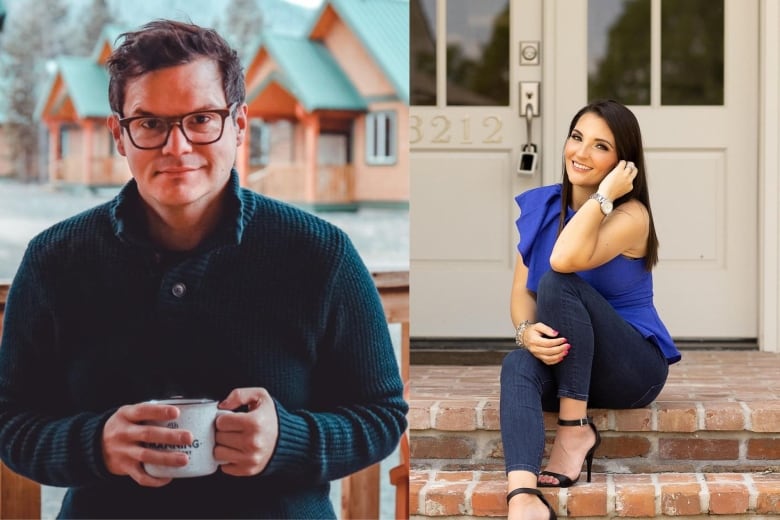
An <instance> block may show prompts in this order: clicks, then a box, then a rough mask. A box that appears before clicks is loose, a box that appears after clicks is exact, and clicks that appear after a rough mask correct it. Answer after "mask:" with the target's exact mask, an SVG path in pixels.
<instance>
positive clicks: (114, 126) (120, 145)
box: [106, 114, 126, 157]
mask: <svg viewBox="0 0 780 520" xmlns="http://www.w3.org/2000/svg"><path fill="white" fill-rule="evenodd" d="M106 124H107V125H108V129H109V130H110V131H111V137H112V138H113V139H114V144H115V145H116V151H117V152H119V155H121V156H123V157H125V156H126V154H125V143H124V141H122V127H121V126H119V116H117V115H116V114H111V115H110V116H108V118H106Z"/></svg>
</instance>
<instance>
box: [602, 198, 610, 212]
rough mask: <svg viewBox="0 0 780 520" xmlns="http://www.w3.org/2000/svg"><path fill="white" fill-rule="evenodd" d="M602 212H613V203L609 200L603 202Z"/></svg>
mask: <svg viewBox="0 0 780 520" xmlns="http://www.w3.org/2000/svg"><path fill="white" fill-rule="evenodd" d="M601 212H602V213H604V214H605V215H609V214H610V213H612V203H611V202H610V201H608V200H605V201H604V202H602V203H601Z"/></svg>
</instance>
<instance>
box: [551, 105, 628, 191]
mask: <svg viewBox="0 0 780 520" xmlns="http://www.w3.org/2000/svg"><path fill="white" fill-rule="evenodd" d="M563 158H564V160H565V161H566V175H567V176H568V177H569V182H571V183H572V185H574V186H582V187H589V188H591V187H592V188H597V187H598V185H599V183H600V182H601V180H602V179H603V178H604V177H606V176H607V174H608V173H609V172H610V171H612V168H614V167H615V165H616V164H617V162H618V160H619V158H618V156H617V149H616V148H615V136H614V135H612V130H610V129H609V126H607V122H606V121H604V119H602V118H601V117H600V116H598V115H597V114H594V113H593V112H586V113H585V114H583V115H582V116H580V118H579V119H578V120H577V123H576V124H575V125H574V129H573V130H572V132H571V134H569V137H568V138H567V139H566V145H565V146H564V148H563Z"/></svg>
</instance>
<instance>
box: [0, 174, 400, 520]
mask: <svg viewBox="0 0 780 520" xmlns="http://www.w3.org/2000/svg"><path fill="white" fill-rule="evenodd" d="M227 198H228V199H229V203H228V207H229V211H228V212H227V215H228V217H227V218H225V219H224V220H223V222H222V223H221V226H220V227H219V228H218V230H217V231H216V232H215V233H214V234H213V235H212V236H211V237H209V238H208V239H207V240H206V241H205V242H204V244H202V246H201V247H199V248H198V249H197V250H196V251H194V252H192V253H191V254H189V255H184V256H178V255H176V256H171V255H165V254H163V253H162V252H160V251H157V250H156V249H155V248H154V247H153V246H152V244H150V243H149V241H148V239H147V238H146V237H147V233H146V231H145V224H144V220H143V218H142V217H141V214H142V213H141V211H140V203H139V196H138V192H137V188H136V185H135V183H134V181H130V182H129V183H128V184H127V185H126V186H125V187H124V188H123V189H122V191H121V192H120V193H119V195H118V196H117V197H116V198H115V199H113V200H112V201H110V202H108V203H106V204H103V205H101V206H98V207H96V208H94V209H91V210H89V211H86V212H84V213H81V214H79V215H77V216H75V217H72V218H70V219H68V220H66V221H64V222H62V223H60V224H57V225H55V226H53V227H52V228H50V229H48V230H46V231H44V232H43V233H41V234H40V235H38V236H37V237H35V238H34V239H33V240H32V241H31V242H30V244H29V247H28V249H27V252H26V254H25V256H24V259H23V261H22V264H21V266H20V268H19V270H18V272H17V274H16V277H15V279H14V281H13V283H12V286H11V290H10V293H9V295H8V302H7V305H6V313H5V322H4V328H3V336H2V343H1V344H0V457H1V458H2V460H3V461H4V462H5V463H6V464H7V465H8V466H9V467H10V468H11V469H13V470H14V471H16V472H18V473H20V474H22V475H25V476H27V477H29V478H31V479H33V480H36V481H38V482H40V483H43V484H48V485H54V486H67V487H69V488H70V489H69V491H68V494H67V495H66V498H65V500H64V503H63V509H62V511H61V513H60V515H61V516H62V517H69V518H75V517H101V518H116V517H132V518H172V517H185V518H196V517H200V518H203V517H208V518H241V517H252V518H326V517H333V516H334V512H333V509H332V507H331V505H330V501H329V499H328V492H329V484H328V482H329V481H330V480H334V479H338V478H340V477H343V476H345V475H348V474H350V473H352V472H354V471H357V470H359V469H361V468H363V467H365V466H368V465H370V464H372V463H374V462H377V461H379V460H381V459H383V458H384V457H386V456H387V455H388V454H390V453H391V452H392V451H393V449H394V448H395V446H396V445H397V443H398V440H399V438H400V435H401V434H402V432H403V431H404V430H405V428H406V418H405V414H406V411H407V404H406V403H405V401H404V400H403V387H402V383H401V380H400V377H399V372H398V367H397V363H396V360H395V356H394V353H393V349H392V345H391V342H390V339H389V334H388V329H387V323H386V321H385V316H384V314H383V311H382V306H381V302H380V300H379V296H378V293H377V291H376V289H375V287H374V284H373V281H372V279H371V276H370V274H369V273H368V271H367V270H366V268H365V266H364V265H363V263H362V261H361V260H360V258H359V256H358V254H357V253H356V251H355V250H354V247H353V246H352V244H351V243H350V241H349V239H348V238H347V236H346V235H345V234H344V233H343V232H341V231H340V230H339V229H338V228H336V227H335V226H333V225H330V224H328V223H327V222H325V221H323V220H321V219H319V218H317V217H315V216H313V215H310V214H308V213H305V212H303V211H300V210H298V209H295V208H293V207H291V206H289V205H286V204H283V203H280V202H277V201H274V200H271V199H268V198H265V197H262V196H260V195H258V194H256V193H253V192H251V191H248V190H245V189H242V188H240V187H239V186H238V179H237V175H236V173H235V171H234V172H233V174H232V177H231V181H230V184H229V187H228V194H227ZM255 386H260V387H265V388H266V389H267V390H268V391H269V393H270V394H271V396H272V397H273V398H274V399H275V402H276V410H277V414H278V416H279V440H278V443H277V446H276V450H275V452H274V455H273V457H272V459H271V461H270V463H269V465H268V467H267V468H266V469H265V470H264V471H263V473H261V474H260V475H258V476H256V477H244V478H242V477H231V476H228V475H225V474H223V473H221V472H219V471H218V472H217V473H216V474H214V475H212V476H208V477H201V478H192V479H179V480H175V481H174V482H173V483H171V484H169V485H167V486H164V487H162V488H145V487H142V486H139V485H137V484H136V483H135V482H134V481H133V480H131V479H130V478H129V477H117V476H113V475H110V474H109V473H108V472H107V470H106V467H105V464H104V462H103V458H102V455H101V433H102V429H103V425H104V423H105V421H106V420H107V419H108V417H109V416H110V415H111V414H112V413H113V412H114V411H115V410H116V409H117V408H118V407H120V406H121V405H123V404H129V403H137V402H140V401H145V400H148V399H153V398H163V397H166V396H171V395H185V396H199V397H210V398H213V399H218V400H222V399H224V398H225V397H227V395H228V393H229V392H230V391H231V390H233V389H234V388H239V387H255Z"/></svg>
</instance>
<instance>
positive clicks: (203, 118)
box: [190, 112, 214, 125]
mask: <svg viewBox="0 0 780 520" xmlns="http://www.w3.org/2000/svg"><path fill="white" fill-rule="evenodd" d="M213 118H214V115H213V114H211V113H210V112H204V113H202V114H193V115H192V117H191V118H190V122H191V123H192V124H195V125H205V124H208V123H209V122H211V120H212V119H213Z"/></svg>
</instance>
